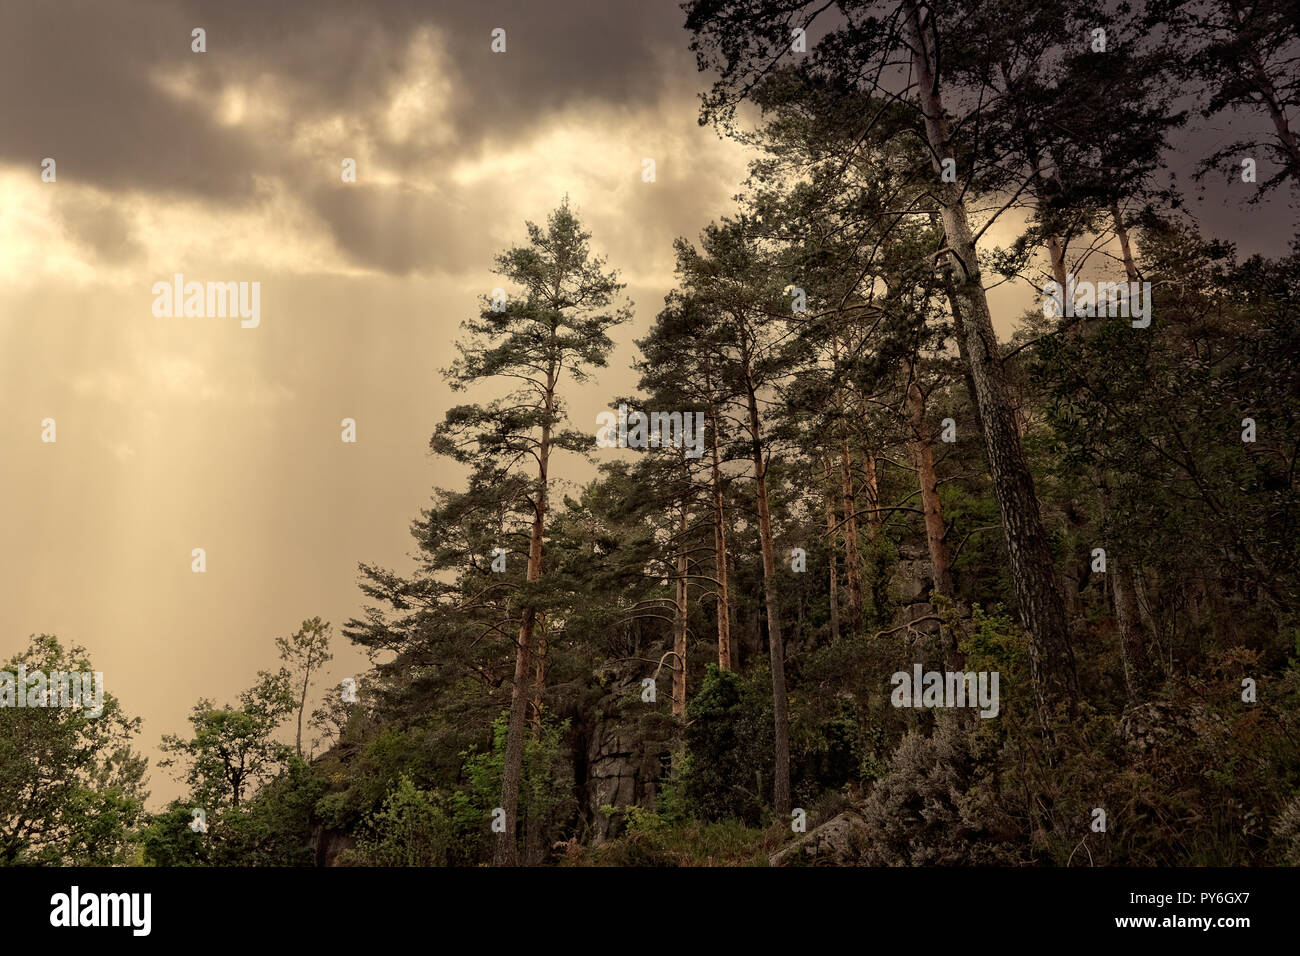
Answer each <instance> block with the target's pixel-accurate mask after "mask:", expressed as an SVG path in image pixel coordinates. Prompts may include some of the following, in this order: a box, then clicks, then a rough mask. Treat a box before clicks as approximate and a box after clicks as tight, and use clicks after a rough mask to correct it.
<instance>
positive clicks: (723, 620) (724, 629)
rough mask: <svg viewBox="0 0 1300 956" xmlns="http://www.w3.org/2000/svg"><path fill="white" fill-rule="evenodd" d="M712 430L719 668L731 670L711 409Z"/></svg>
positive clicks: (723, 527) (723, 523) (723, 529)
mask: <svg viewBox="0 0 1300 956" xmlns="http://www.w3.org/2000/svg"><path fill="white" fill-rule="evenodd" d="M709 414H710V417H711V418H712V431H713V443H712V444H713V557H714V561H713V563H714V577H716V578H717V579H718V583H717V594H718V610H717V614H718V669H719V670H724V671H729V670H731V599H730V597H729V595H728V594H727V514H726V511H725V509H724V507H723V498H722V462H721V456H720V455H719V454H718V413H717V410H716V409H713V410H710V413H709Z"/></svg>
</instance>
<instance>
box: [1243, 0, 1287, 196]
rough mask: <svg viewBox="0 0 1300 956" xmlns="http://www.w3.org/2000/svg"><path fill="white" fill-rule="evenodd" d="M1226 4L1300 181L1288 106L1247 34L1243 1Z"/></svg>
mask: <svg viewBox="0 0 1300 956" xmlns="http://www.w3.org/2000/svg"><path fill="white" fill-rule="evenodd" d="M1227 6H1228V10H1229V12H1230V13H1231V14H1232V23H1233V26H1234V27H1236V37H1235V39H1237V40H1238V41H1240V42H1241V43H1242V44H1243V46H1244V47H1245V50H1246V60H1247V62H1248V63H1249V64H1250V75H1251V79H1253V80H1254V81H1255V91H1256V92H1257V93H1259V98H1260V100H1261V101H1262V102H1263V104H1264V109H1265V110H1267V111H1268V116H1269V119H1271V120H1272V121H1273V128H1274V129H1275V130H1277V139H1278V143H1280V144H1281V146H1282V149H1283V150H1284V151H1285V152H1286V154H1287V156H1288V157H1289V158H1290V162H1289V163H1288V165H1289V167H1290V170H1291V178H1292V179H1293V180H1296V181H1298V182H1300V138H1297V136H1296V134H1295V131H1294V130H1292V129H1291V124H1290V123H1289V122H1288V121H1287V116H1286V110H1285V109H1283V108H1282V101H1281V100H1280V99H1279V98H1278V95H1277V86H1276V85H1275V84H1274V83H1273V78H1272V77H1271V76H1269V75H1268V71H1267V70H1266V69H1265V68H1264V60H1263V58H1261V57H1260V55H1259V50H1258V48H1257V47H1256V45H1255V43H1254V41H1253V40H1250V39H1248V38H1247V37H1246V35H1245V30H1244V29H1243V27H1244V24H1243V23H1242V22H1241V4H1240V3H1239V2H1237V0H1228V4H1227Z"/></svg>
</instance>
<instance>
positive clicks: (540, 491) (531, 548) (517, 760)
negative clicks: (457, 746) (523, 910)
mask: <svg viewBox="0 0 1300 956" xmlns="http://www.w3.org/2000/svg"><path fill="white" fill-rule="evenodd" d="M552 336H554V330H552ZM555 379H556V369H555V363H554V361H552V363H551V365H550V367H549V368H548V370H547V373H546V396H545V401H546V417H545V419H544V420H543V422H542V439H541V443H540V445H539V447H538V452H537V459H538V461H537V496H536V499H535V501H534V503H533V526H532V529H531V531H530V532H529V536H528V572H527V575H526V579H527V581H528V582H529V583H530V584H531V583H532V582H534V581H536V580H537V579H538V578H539V577H541V573H542V538H543V534H544V532H545V528H546V496H547V490H548V487H549V483H548V478H547V469H548V467H549V464H550V458H551V416H552V415H553V414H554V412H555ZM536 623H537V608H536V607H534V606H533V605H532V604H531V603H529V604H528V605H526V606H525V607H524V608H523V620H522V621H521V622H520V625H519V642H518V644H517V645H516V648H515V679H514V685H513V687H512V688H511V691H510V718H509V723H508V724H507V727H506V753H505V766H504V768H503V771H502V775H501V809H502V810H504V811H505V818H506V819H505V824H506V829H505V832H504V833H500V834H497V845H496V850H495V852H494V853H493V857H492V862H493V864H494V865H495V866H514V865H515V864H516V863H517V862H518V850H517V847H516V845H515V828H516V822H517V817H518V811H519V786H520V784H521V783H522V782H523V777H524V722H525V716H526V711H527V707H528V677H529V674H528V671H529V658H530V657H531V653H532V640H533V628H534V626H535V625H536Z"/></svg>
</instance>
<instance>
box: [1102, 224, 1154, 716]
mask: <svg viewBox="0 0 1300 956" xmlns="http://www.w3.org/2000/svg"><path fill="white" fill-rule="evenodd" d="M1110 215H1111V219H1112V220H1113V221H1114V225H1115V235H1116V236H1117V237H1118V238H1119V247H1120V252H1121V253H1122V254H1123V258H1124V272H1125V274H1126V275H1127V276H1128V281H1129V282H1137V281H1139V276H1138V270H1137V263H1136V262H1135V261H1134V260H1133V246H1132V244H1131V243H1130V242H1129V236H1128V229H1127V228H1126V227H1125V225H1124V216H1123V214H1122V213H1121V212H1120V209H1119V202H1118V201H1112V202H1111V204H1110ZM1101 507H1102V515H1103V518H1104V516H1105V515H1107V514H1109V513H1110V511H1111V510H1112V502H1111V496H1110V491H1109V490H1108V489H1105V488H1103V490H1102V498H1101ZM1106 544H1107V548H1106V573H1107V576H1108V577H1109V578H1110V586H1111V594H1112V595H1113V596H1114V598H1115V626H1116V628H1117V629H1118V630H1119V640H1120V648H1121V650H1122V651H1123V654H1124V681H1125V685H1126V686H1127V688H1128V695H1129V698H1130V699H1132V700H1134V701H1141V700H1143V699H1144V698H1145V696H1146V691H1147V689H1148V687H1149V686H1150V683H1151V680H1152V678H1153V674H1152V670H1151V660H1150V657H1149V656H1148V654H1147V636H1146V634H1145V632H1144V629H1143V627H1142V615H1141V613H1140V612H1139V610H1138V606H1137V595H1136V594H1135V593H1134V588H1133V572H1132V570H1131V569H1130V568H1129V561H1128V557H1127V555H1120V554H1119V553H1118V551H1119V549H1118V548H1116V547H1115V543H1114V542H1113V541H1107V542H1106Z"/></svg>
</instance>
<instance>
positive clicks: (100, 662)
mask: <svg viewBox="0 0 1300 956" xmlns="http://www.w3.org/2000/svg"><path fill="white" fill-rule="evenodd" d="M683 20H684V16H683V14H682V13H681V11H680V10H679V9H678V7H677V5H676V3H675V2H662V0H647V2H639V3H612V2H610V3H590V2H586V0H555V2H545V3H542V2H538V0H526V2H517V3H508V2H499V0H483V2H474V3H439V2H429V0H420V2H415V0H411V2H400V0H399V2H387V0H386V2H378V0H376V2H370V3H357V2H343V0H316V2H312V3H310V4H288V3H285V4H281V3H267V2H264V0H259V2H238V0H222V2H219V3H217V2H213V3H193V2H191V3H186V2H175V0H171V2H151V0H125V2H114V3H111V4H107V3H103V2H99V0H93V2H64V0H60V2H36V0H6V2H5V3H4V4H3V7H2V8H0V195H2V196H3V197H4V200H3V202H2V203H0V407H2V408H3V410H4V411H3V414H0V443H2V444H0V447H3V448H4V449H5V452H6V453H5V454H4V455H3V457H2V458H0V580H3V581H4V582H5V585H6V587H5V599H4V600H3V601H0V657H3V658H6V659H7V658H8V657H10V656H12V655H13V654H15V653H17V652H19V651H20V650H21V649H22V648H23V647H25V645H26V643H27V640H28V637H29V635H32V634H37V633H51V634H55V635H57V636H58V637H59V638H60V639H61V640H62V641H63V642H64V644H65V645H68V644H77V645H82V646H84V647H85V648H87V649H88V651H89V653H90V657H91V659H92V661H93V662H94V664H95V668H96V669H97V670H101V671H103V672H104V675H105V686H106V690H107V691H108V692H109V693H112V694H114V695H116V696H117V697H118V698H119V699H120V700H121V701H122V702H123V704H124V706H125V709H126V711H127V713H129V714H132V715H136V716H139V717H141V718H142V719H143V729H142V733H141V735H140V737H139V738H138V746H139V748H140V749H141V750H142V752H144V753H145V754H146V755H148V756H149V757H150V758H151V759H156V758H157V757H158V750H157V744H158V741H159V738H160V737H161V735H163V734H167V733H183V732H184V731H185V730H186V729H187V723H186V718H187V715H188V714H189V711H190V709H191V707H192V706H193V705H194V703H195V701H197V700H198V699H199V698H200V697H207V698H212V699H215V700H216V701H218V702H226V701H233V700H234V698H235V697H236V695H237V694H238V693H239V691H241V690H242V689H244V688H246V687H248V686H250V685H251V684H252V683H253V681H254V679H255V677H256V673H257V671H259V670H263V669H273V668H274V667H276V666H278V662H277V659H276V650H275V646H274V639H275V638H276V637H277V636H280V635H287V634H290V633H292V632H293V631H294V630H296V629H297V627H298V625H299V624H300V622H302V621H303V620H304V619H306V618H310V617H314V616H320V617H322V618H324V619H326V620H328V621H331V622H333V623H334V625H335V644H334V650H335V654H336V656H335V659H334V661H333V662H332V663H331V664H330V665H329V668H328V670H327V672H326V675H325V676H324V678H323V679H322V681H321V682H320V684H318V688H319V689H318V691H317V696H319V694H321V693H324V690H325V687H326V686H327V685H328V684H331V683H333V684H337V682H338V681H340V680H342V679H343V678H344V677H347V676H350V675H353V674H357V673H359V672H360V671H362V670H363V669H364V668H365V661H364V658H363V657H362V656H361V655H360V654H359V653H357V652H356V651H354V650H353V649H352V648H350V647H349V646H348V645H347V642H346V641H345V640H344V639H343V638H342V635H341V634H340V633H339V630H340V626H341V625H342V624H343V623H344V622H345V621H346V620H347V619H349V618H351V617H354V616H360V614H361V611H362V607H363V604H362V595H361V594H360V591H359V590H358V589H357V587H356V581H357V564H358V563H359V562H367V563H375V564H379V565H382V566H386V567H391V568H396V569H398V570H405V569H408V568H409V567H410V566H411V562H410V560H409V553H410V551H411V550H412V547H413V541H412V539H411V538H410V535H409V531H408V529H409V526H410V523H411V521H412V519H413V518H415V517H416V515H417V514H418V512H419V510H420V509H421V508H422V507H424V506H426V505H427V504H428V502H429V498H430V492H431V490H432V488H433V487H434V486H437V485H451V486H454V485H455V484H456V483H457V480H458V475H459V474H460V472H459V471H458V469H456V468H455V467H454V466H451V465H450V464H448V463H446V462H440V461H439V460H437V459H436V458H434V457H433V456H431V455H430V453H429V451H428V440H429V436H430V435H431V434H432V432H433V430H434V428H435V426H436V425H437V424H438V422H439V421H441V419H442V415H443V413H444V412H445V410H446V409H447V408H448V407H450V405H452V404H454V402H453V399H452V395H451V392H450V391H449V389H448V388H447V386H446V385H445V383H444V382H443V379H442V376H441V375H440V371H439V370H440V369H442V368H445V367H446V366H447V365H448V364H450V361H451V360H452V358H453V357H454V353H453V349H452V343H453V342H454V341H455V339H456V338H457V335H458V327H459V324H460V322H461V321H462V320H463V319H465V318H467V317H469V316H471V315H474V314H475V313H476V312H477V310H478V308H479V306H478V298H479V296H481V295H484V294H486V293H489V292H490V291H491V289H492V288H493V287H494V286H496V285H498V284H500V281H499V280H498V279H496V277H494V275H493V274H492V272H491V266H492V260H493V256H494V255H495V254H496V253H498V252H500V251H502V250H503V249H505V248H506V247H508V246H509V245H511V244H516V243H522V242H523V241H524V238H525V230H524V223H525V221H526V220H532V221H537V222H542V221H544V220H545V217H546V215H547V213H548V212H549V211H550V210H552V209H553V208H555V207H556V206H557V205H558V204H559V203H560V202H561V201H562V199H563V198H564V197H565V196H566V195H567V196H568V197H569V199H570V201H571V203H572V204H573V206H574V207H575V208H576V210H577V212H578V213H579V215H580V217H581V219H582V220H583V222H584V223H585V225H586V227H587V228H588V229H589V230H590V231H591V232H592V233H593V245H594V247H595V248H596V250H597V251H598V252H600V253H602V254H604V255H606V256H607V257H608V259H609V263H610V265H611V266H613V267H615V268H617V269H618V270H619V271H620V272H621V274H622V278H623V281H625V282H626V283H627V285H628V288H627V295H628V297H629V298H630V299H631V300H632V301H633V302H634V304H635V306H636V319H635V321H634V322H633V323H631V324H629V325H628V326H625V327H623V328H621V329H619V330H617V331H616V333H615V341H616V344H617V348H616V350H615V353H614V355H613V357H612V359H611V362H610V367H609V368H608V369H607V370H604V371H603V372H600V373H598V374H597V375H596V376H595V379H594V381H593V382H592V383H591V384H590V385H588V386H586V387H585V388H584V389H583V390H582V391H580V392H579V393H577V394H575V395H574V396H573V397H572V398H571V399H570V404H571V411H572V417H573V420H574V421H575V422H576V423H578V424H579V425H581V424H582V423H584V422H587V423H592V424H593V433H594V421H595V415H596V413H597V412H598V411H600V410H601V409H602V408H604V407H605V406H606V403H607V402H608V400H609V398H610V397H611V396H613V395H616V394H626V393H627V392H628V391H630V390H631V389H632V387H633V386H634V384H635V379H634V377H633V375H632V373H631V372H630V370H629V368H628V366H629V364H630V363H631V361H632V360H633V358H634V349H633V346H632V341H633V339H634V338H636V337H637V336H638V335H641V334H643V333H644V331H645V329H646V328H647V326H648V325H649V323H650V322H651V321H652V319H653V317H654V315H655V314H656V313H657V312H658V310H659V309H660V308H661V307H662V302H663V296H664V295H665V293H667V292H668V291H669V289H670V288H671V287H672V284H673V277H672V265H673V260H672V241H673V239H674V238H675V237H677V236H680V235H685V236H688V237H695V236H696V235H698V233H699V231H700V229H701V228H702V227H703V226H704V225H705V224H706V223H707V222H709V221H710V220H711V219H715V218H717V217H719V216H721V215H725V214H727V213H728V212H730V211H732V210H733V208H734V200H733V196H734V194H735V193H736V192H737V191H738V188H739V183H740V182H741V180H742V179H743V177H744V173H745V165H746V162H747V159H748V156H747V154H746V152H745V151H744V150H743V149H742V148H741V147H740V146H738V145H737V144H735V143H732V142H729V141H726V140H722V139H720V138H719V136H718V134H717V133H716V132H715V131H714V130H713V129H711V128H709V127H701V126H700V125H699V124H698V119H697V117H698V96H699V93H700V92H701V91H702V90H704V89H705V88H706V86H707V80H706V78H703V77H701V76H700V75H698V74H697V72H696V69H695V63H694V59H693V57H692V55H691V54H690V52H689V50H688V47H687V44H688V42H689V37H688V35H687V34H686V33H685V32H684V31H683V29H682V23H683ZM195 28H202V29H203V30H204V31H205V36H204V41H205V45H206V50H205V52H202V53H198V52H195V51H194V50H193V49H192V44H193V42H194V41H193V36H192V31H193V30H194V29H195ZM497 28H500V29H504V30H505V52H502V53H496V52H493V50H492V49H491V46H492V42H493V41H492V31H493V30H494V29H497ZM1211 133H1213V134H1214V135H1221V133H1222V131H1221V130H1219V131H1215V130H1211V131H1209V132H1207V133H1205V134H1204V135H1206V136H1208V135H1210V134H1211ZM1198 135H1200V134H1198ZM1192 152H1194V150H1193V151H1192ZM1189 155H1191V153H1189ZM47 157H48V158H51V159H53V160H54V161H55V167H54V170H55V176H54V181H53V182H46V181H43V179H42V163H43V160H45V159H46V158H47ZM646 158H650V159H653V160H654V161H655V179H654V181H653V182H645V181H644V180H643V177H642V162H643V160H644V159H646ZM345 159H352V160H355V164H356V181H355V182H344V181H343V176H342V175H341V172H342V165H343V161H344V160H345ZM1192 162H1193V160H1190V159H1189V160H1188V161H1187V163H1186V165H1187V166H1188V168H1189V169H1190V166H1191V164H1192ZM1207 215H1208V216H1209V217H1210V218H1211V219H1212V220H1213V222H1214V226H1215V228H1216V229H1217V230H1218V231H1219V232H1220V234H1226V235H1228V236H1229V237H1232V238H1236V237H1240V238H1242V240H1243V242H1244V243H1245V244H1246V245H1247V247H1249V246H1250V244H1251V243H1252V242H1253V243H1255V244H1257V245H1259V246H1261V247H1262V246H1265V245H1267V244H1270V243H1275V242H1277V241H1283V242H1284V241H1285V238H1286V236H1285V234H1284V233H1283V232H1280V231H1278V230H1273V231H1270V229H1269V228H1263V227H1261V225H1260V221H1259V219H1258V218H1257V217H1256V218H1255V219H1253V220H1252V218H1251V217H1252V211H1251V210H1250V209H1249V208H1247V207H1245V206H1244V205H1243V204H1242V203H1240V202H1239V201H1236V200H1233V201H1231V202H1227V203H1225V202H1223V201H1221V200H1220V201H1217V203H1216V204H1215V205H1213V208H1210V209H1208V213H1207ZM1013 225H1014V224H1011V225H1008V226H1006V227H1005V228H1003V229H1002V230H1001V231H999V230H997V229H995V230H992V231H990V234H989V238H990V239H991V240H992V241H993V242H1000V241H1009V239H1010V237H1011V236H1012V235H1013V234H1014V228H1013ZM1279 237H1281V238H1280V240H1279ZM1248 251H1253V250H1249V248H1248ZM177 273H180V274H182V275H183V276H184V281H186V282H189V281H198V282H250V283H251V282H254V281H256V282H258V283H260V321H259V324H258V325H257V327H255V328H243V327H241V322H240V319H239V318H238V317H232V316H227V317H204V318H200V317H184V316H183V315H182V316H174V317H166V316H164V317H160V316H157V315H155V313H154V300H155V295H154V291H153V290H154V284H155V283H157V282H165V283H169V282H171V281H172V277H173V276H174V275H175V274H177ZM1027 296H1028V293H1027V292H1025V291H1024V290H1015V289H1012V288H1008V287H1004V288H1001V289H999V290H996V291H995V292H994V297H993V305H994V309H995V312H996V313H997V316H996V320H995V324H996V325H997V328H998V331H999V333H1000V334H1001V335H1003V336H1004V337H1005V336H1008V335H1009V334H1010V333H1011V331H1013V329H1014V326H1015V321H1016V316H1017V315H1018V314H1019V312H1020V311H1022V310H1023V308H1024V307H1025V306H1026V304H1027V303H1028V298H1027ZM344 418H351V419H354V420H355V422H356V439H357V440H356V441H355V443H345V442H344V441H342V440H341V432H342V427H341V422H342V420H343V419H344ZM46 419H53V420H54V423H55V425H54V428H55V438H56V440H55V441H53V442H48V441H43V440H42V435H43V432H46V431H47V429H46V426H45V425H43V422H44V421H45V420H46ZM588 474H589V472H588V471H586V470H583V469H582V468H581V467H579V466H576V465H573V464H572V463H570V464H568V465H566V466H565V467H564V468H562V469H561V471H560V476H561V477H562V478H569V479H573V480H577V479H583V478H585V477H586V476H587V475H588ZM195 548H202V549H204V552H205V558H206V570H205V571H204V572H203V573H195V572H194V571H193V570H192V560H193V558H192V552H193V549H195ZM150 789H151V790H152V792H153V799H152V800H151V801H150V803H151V806H153V807H157V806H159V805H161V803H162V802H165V801H166V800H168V799H171V798H172V797H175V796H179V795H181V793H182V789H183V788H182V787H181V785H180V784H179V783H178V782H176V781H175V780H174V779H173V778H172V777H171V776H169V774H168V773H167V771H164V770H160V769H157V768H154V769H152V770H151V775H150Z"/></svg>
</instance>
